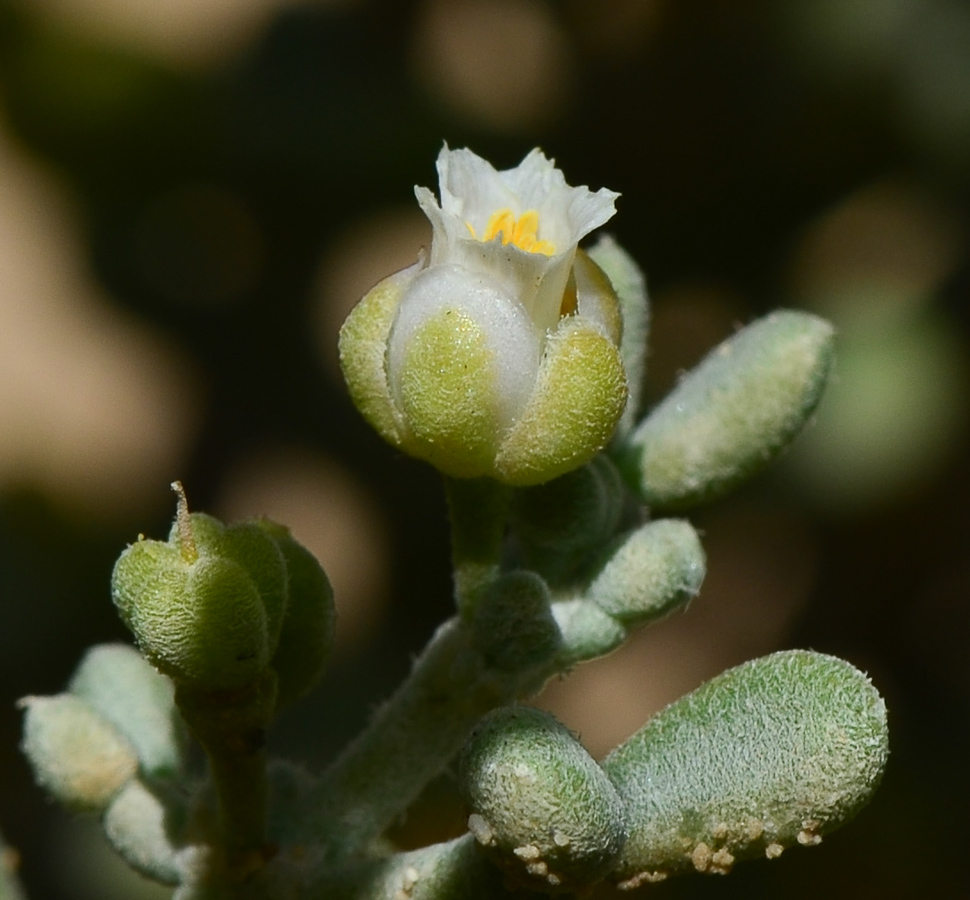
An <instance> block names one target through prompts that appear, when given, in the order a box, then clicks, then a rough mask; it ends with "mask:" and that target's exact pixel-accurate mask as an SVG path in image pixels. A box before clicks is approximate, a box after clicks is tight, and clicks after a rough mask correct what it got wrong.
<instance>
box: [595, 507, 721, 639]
mask: <svg viewBox="0 0 970 900" xmlns="http://www.w3.org/2000/svg"><path fill="white" fill-rule="evenodd" d="M621 541H622V542H621V543H620V544H619V546H618V547H616V548H614V549H613V550H612V551H610V553H609V556H608V558H607V561H606V563H605V564H604V565H603V567H602V569H600V572H599V574H598V575H597V576H596V577H595V578H594V579H593V581H592V583H591V584H590V586H589V588H588V589H587V591H586V596H587V597H588V598H589V599H590V600H591V601H592V602H593V603H595V604H596V605H597V606H598V607H600V609H602V610H603V611H604V612H606V613H608V614H609V615H610V616H612V617H613V618H614V619H616V620H617V621H618V622H620V623H621V624H622V625H624V626H626V627H627V628H632V627H635V626H637V625H642V624H644V623H645V622H649V621H650V620H652V619H657V618H659V617H660V616H663V615H666V614H667V613H668V612H670V611H671V610H673V609H675V608H676V607H678V606H680V605H682V604H684V603H686V602H687V601H688V600H690V599H691V598H692V597H694V596H695V595H696V594H697V592H698V591H699V590H700V587H701V582H702V581H703V580H704V575H705V573H706V571H707V566H706V561H705V558H704V548H703V547H702V546H701V542H700V539H699V538H698V536H697V532H696V531H694V529H693V527H692V526H691V524H690V523H689V522H687V521H685V520H682V519H658V520H657V521H655V522H649V523H647V524H646V525H643V526H641V527H640V528H638V529H637V530H636V531H634V532H632V533H631V534H629V535H625V536H624V537H623V538H621Z"/></svg>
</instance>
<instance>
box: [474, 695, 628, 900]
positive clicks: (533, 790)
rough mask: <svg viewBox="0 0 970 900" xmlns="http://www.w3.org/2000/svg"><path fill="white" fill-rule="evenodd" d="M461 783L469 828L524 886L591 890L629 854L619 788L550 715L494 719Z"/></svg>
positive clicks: (502, 714) (511, 713) (477, 740)
mask: <svg viewBox="0 0 970 900" xmlns="http://www.w3.org/2000/svg"><path fill="white" fill-rule="evenodd" d="M460 779H461V787H462V793H463V795H464V797H465V801H466V803H467V804H468V807H469V809H470V810H471V816H470V817H469V821H468V825H469V829H470V830H471V832H472V834H473V835H474V836H475V837H476V839H477V840H478V842H479V843H480V844H481V846H482V848H483V849H484V851H485V852H486V853H487V854H488V856H489V858H490V859H492V861H493V862H495V863H496V864H497V865H499V866H500V867H501V868H502V869H503V870H504V871H505V872H506V873H507V874H508V875H509V877H510V879H511V880H512V882H513V883H514V884H516V885H517V886H519V887H522V888H525V889H530V890H533V891H542V892H544V893H558V892H567V891H569V892H572V891H577V890H582V889H584V888H587V887H589V886H590V885H592V884H595V883H596V882H597V881H599V880H600V879H602V878H604V877H605V876H606V875H607V874H608V873H609V871H610V870H611V868H612V867H613V865H614V864H615V862H616V860H617V857H618V856H619V854H620V851H621V850H622V848H623V843H624V841H625V840H626V827H625V822H624V811H623V804H622V802H621V801H620V798H619V797H618V796H617V793H616V791H615V790H614V788H613V785H612V784H611V783H610V781H609V779H608V778H607V777H606V775H605V774H604V772H603V770H602V769H601V768H600V767H599V766H598V765H597V764H596V762H595V761H594V760H593V758H592V757H591V756H590V755H589V753H587V752H586V750H585V749H584V747H583V746H582V744H580V743H579V741H577V740H576V738H575V737H574V736H573V735H572V734H571V733H570V732H569V730H568V729H567V728H565V727H564V726H563V725H561V724H560V723H559V722H557V721H556V720H555V719H554V718H553V717H552V716H551V715H549V714H548V713H545V712H541V711H540V710H537V709H531V708H529V707H505V708H503V709H497V710H495V711H494V712H492V713H490V714H489V715H488V716H486V717H485V718H484V719H483V720H482V722H481V723H480V724H479V725H478V726H477V727H476V729H475V731H474V732H473V733H472V735H471V737H470V738H469V741H468V743H467V745H466V746H465V749H464V751H463V753H462V757H461V764H460Z"/></svg>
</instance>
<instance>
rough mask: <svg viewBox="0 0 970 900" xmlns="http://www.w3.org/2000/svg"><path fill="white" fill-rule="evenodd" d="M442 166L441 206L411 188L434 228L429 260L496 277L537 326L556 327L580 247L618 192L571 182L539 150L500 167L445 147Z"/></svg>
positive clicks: (429, 195) (426, 192) (421, 190)
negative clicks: (505, 167)
mask: <svg viewBox="0 0 970 900" xmlns="http://www.w3.org/2000/svg"><path fill="white" fill-rule="evenodd" d="M437 168H438V184H439V189H440V191H441V205H440V206H439V205H438V201H437V200H435V197H434V195H433V194H432V193H431V191H429V190H428V189H427V188H421V187H419V188H415V189H414V194H415V196H416V197H417V199H418V203H419V204H420V206H421V209H422V210H423V211H424V214H425V215H426V216H427V217H428V219H429V220H430V221H431V226H432V228H433V235H432V239H431V259H430V261H429V264H430V266H439V265H456V266H460V267H461V268H463V269H464V270H465V271H466V272H469V273H474V274H479V275H486V276H489V277H492V278H494V279H495V280H496V281H498V282H499V283H500V284H501V285H502V286H503V287H504V288H505V290H506V291H507V292H508V293H509V294H510V295H511V296H513V297H514V298H515V299H516V301H517V302H518V303H520V304H521V305H522V306H523V307H524V309H525V311H526V312H527V313H528V315H529V316H530V317H531V318H532V320H533V322H535V323H536V325H537V326H538V327H539V328H541V329H550V328H555V326H556V324H557V323H558V321H559V317H560V306H561V303H562V297H563V293H564V291H565V289H566V282H567V280H568V278H569V270H570V269H571V268H572V264H573V258H574V257H575V255H576V246H577V245H578V244H579V242H580V241H581V240H582V239H583V238H584V237H586V235H587V234H589V233H590V232H591V231H592V230H593V229H594V228H599V226H600V225H603V224H605V223H606V222H608V221H609V220H610V219H611V218H612V217H613V215H614V213H615V212H616V210H615V209H614V206H613V203H614V201H615V200H616V198H617V197H618V196H619V194H616V193H614V192H613V191H609V190H606V189H605V188H602V189H600V190H599V191H597V192H596V193H593V192H592V191H590V190H589V189H588V188H586V187H570V186H569V185H567V184H566V179H565V177H564V176H563V174H562V172H561V171H559V169H557V168H556V167H555V165H554V163H553V161H552V160H550V159H547V158H546V157H545V155H544V154H543V152H542V151H541V150H538V149H536V150H533V151H532V152H531V153H530V154H529V155H528V156H526V158H525V159H523V160H522V162H521V163H519V165H518V166H516V168H514V169H508V170H507V171H504V172H497V171H496V170H495V169H494V168H493V167H492V165H491V163H488V162H486V161H485V160H484V159H482V158H481V157H480V156H476V155H475V154H474V153H472V151H471V150H449V149H448V148H447V147H445V148H444V149H443V150H442V151H441V153H440V154H439V155H438V165H437Z"/></svg>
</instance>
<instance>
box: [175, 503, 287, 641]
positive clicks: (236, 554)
mask: <svg viewBox="0 0 970 900" xmlns="http://www.w3.org/2000/svg"><path fill="white" fill-rule="evenodd" d="M189 519H190V520H191V528H192V536H193V538H194V540H195V546H196V549H197V551H198V553H199V555H200V556H210V555H211V556H214V557H224V558H225V559H230V560H232V561H233V562H235V563H237V564H238V565H239V566H241V567H242V568H243V569H245V571H246V573H247V574H248V575H249V577H250V578H251V579H252V581H253V584H254V585H255V587H256V590H257V591H258V592H259V596H260V599H261V600H262V601H263V608H264V609H265V611H266V637H267V642H268V645H269V652H270V654H272V653H273V652H274V651H275V650H276V645H277V643H278V641H279V636H280V629H281V628H282V626H283V616H284V614H285V612H286V601H287V570H286V560H285V559H284V558H283V554H282V552H281V550H280V548H279V546H278V545H277V542H276V541H275V540H273V538H272V536H271V535H270V534H268V533H267V532H266V530H265V529H264V528H262V527H261V524H260V523H259V522H239V523H237V524H235V525H228V526H227V525H223V524H222V522H220V521H219V520H218V519H216V518H214V517H213V516H209V515H206V514H205V513H191V514H190V515H189ZM179 527H180V524H179V522H178V521H176V522H175V524H174V525H173V526H172V531H171V534H169V543H175V542H177V541H178V537H179Z"/></svg>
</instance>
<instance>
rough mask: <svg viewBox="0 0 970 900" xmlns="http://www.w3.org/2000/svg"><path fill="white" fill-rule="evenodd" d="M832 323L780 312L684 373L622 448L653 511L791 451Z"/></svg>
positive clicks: (818, 387) (827, 359)
mask: <svg viewBox="0 0 970 900" xmlns="http://www.w3.org/2000/svg"><path fill="white" fill-rule="evenodd" d="M832 357H833V329H832V326H831V325H830V324H829V323H828V322H826V321H825V320H824V319H820V318H818V317H816V316H812V315H809V314H807V313H799V312H790V311H781V312H775V313H772V314H771V315H769V316H766V317H765V318H763V319H759V320H758V321H756V322H754V323H752V324H751V325H749V326H748V327H747V328H744V329H742V330H741V331H739V332H738V333H737V334H736V335H734V336H733V337H732V338H730V339H728V340H727V341H725V342H724V343H722V344H721V345H720V346H718V347H717V348H715V349H714V350H713V351H712V352H711V354H710V355H709V356H708V357H707V358H706V359H705V360H704V361H703V362H702V363H701V364H700V365H699V366H698V367H697V368H695V369H693V370H692V371H690V372H688V373H687V375H686V376H685V377H684V379H683V380H682V381H681V382H680V383H679V384H678V385H677V386H676V387H675V388H674V390H673V391H671V393H670V394H669V395H668V396H667V398H666V399H665V400H664V401H663V402H662V403H661V404H660V405H659V406H658V407H657V408H656V409H654V410H653V411H652V412H651V413H650V414H649V415H648V416H647V418H646V419H645V420H644V421H643V422H642V423H641V424H640V425H638V426H637V428H636V429H635V430H634V431H633V433H632V434H631V435H630V436H629V437H628V438H627V439H626V440H625V441H624V442H623V444H622V445H620V446H618V447H617V449H616V455H617V457H618V460H619V462H620V468H621V470H623V472H624V474H625V475H626V476H627V478H628V480H629V481H630V483H631V485H632V486H633V487H634V488H635V489H636V490H637V491H638V492H639V494H640V496H641V497H642V498H643V500H644V501H645V502H646V503H647V504H648V505H649V506H651V507H652V508H654V509H663V510H674V509H678V510H679V509H686V508H687V507H690V506H694V505H696V504H699V503H702V502H704V501H707V500H709V499H712V498H713V497H716V496H719V495H721V494H723V493H725V492H726V491H728V490H730V489H731V488H732V487H734V486H735V485H736V484H738V483H739V482H741V481H743V480H744V479H745V478H747V477H748V476H750V475H751V474H753V473H754V472H755V471H757V470H758V469H760V468H761V467H762V466H764V465H765V464H766V463H767V462H769V461H770V460H771V459H772V458H774V456H776V455H777V453H778V452H779V451H780V450H782V449H783V448H784V447H786V446H787V445H788V444H789V443H790V442H791V440H792V439H793V438H794V437H795V435H796V434H797V433H798V432H799V430H800V429H801V428H802V426H803V425H804V424H805V421H806V420H807V419H808V417H809V416H810V415H811V413H812V411H813V410H814V409H815V407H816V405H817V404H818V401H819V399H820V398H821V395H822V390H823V388H824V386H825V381H826V378H827V376H828V373H829V369H830V367H831V363H832Z"/></svg>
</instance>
